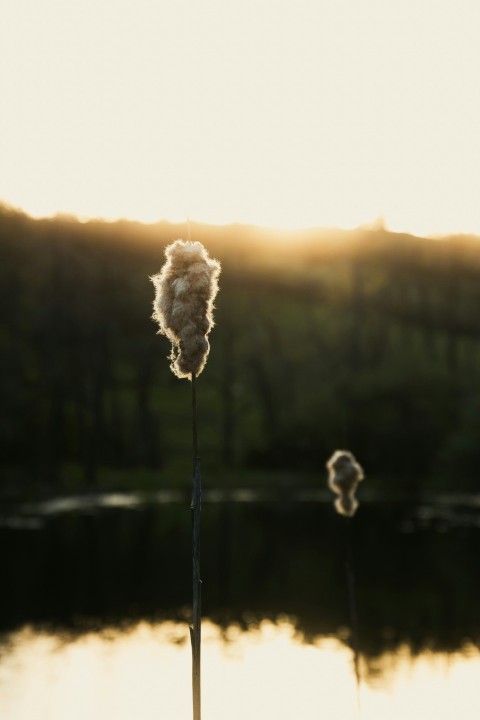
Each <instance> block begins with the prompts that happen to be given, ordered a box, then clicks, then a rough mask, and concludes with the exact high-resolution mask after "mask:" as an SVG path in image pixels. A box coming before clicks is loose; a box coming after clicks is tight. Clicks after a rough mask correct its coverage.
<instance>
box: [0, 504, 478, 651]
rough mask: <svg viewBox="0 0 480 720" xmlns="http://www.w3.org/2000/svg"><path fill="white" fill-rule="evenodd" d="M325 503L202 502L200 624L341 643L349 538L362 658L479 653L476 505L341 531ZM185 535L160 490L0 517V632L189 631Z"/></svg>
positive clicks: (400, 507)
mask: <svg viewBox="0 0 480 720" xmlns="http://www.w3.org/2000/svg"><path fill="white" fill-rule="evenodd" d="M322 497H323V496H321V497H316V496H315V495H312V496H308V495H307V494H304V495H301V494H300V495H298V496H296V498H290V499H288V500H286V499H284V500H283V501H272V499H271V498H270V499H269V498H266V497H263V498H262V497H260V496H255V495H252V494H249V493H248V492H243V493H242V491H237V493H236V494H235V495H234V499H235V500H236V501H222V499H223V500H224V499H225V498H224V496H222V495H221V494H220V495H219V494H215V493H214V492H211V493H210V494H208V493H206V494H205V498H204V503H203V509H202V578H203V615H204V617H205V618H208V619H210V620H212V621H213V622H215V623H216V624H217V625H219V626H220V627H224V628H227V627H228V626H230V625H232V624H236V625H238V626H239V627H245V628H247V627H252V626H255V624H256V623H260V622H261V621H262V620H265V619H270V620H274V621H275V620H276V619H277V618H278V617H280V616H288V617H289V618H291V619H292V622H293V624H294V626H295V628H296V629H298V630H299V631H300V632H301V633H302V636H303V637H304V639H305V641H306V642H309V641H314V640H315V639H316V638H318V637H324V636H332V637H337V638H340V639H346V638H347V637H348V635H349V628H350V625H351V615H350V612H349V599H348V593H347V584H346V573H345V560H346V546H347V542H348V533H350V543H351V548H352V551H353V565H354V575H355V589H356V606H357V612H358V644H359V646H360V650H361V652H362V654H363V655H364V656H365V657H366V658H367V659H371V660H372V662H373V661H374V659H375V657H377V656H379V655H381V654H382V653H385V652H386V651H392V650H395V649H396V648H398V647H400V646H402V645H405V644H406V645H408V646H409V647H410V648H411V649H412V651H413V652H414V653H416V652H420V651H422V650H424V649H427V648H428V649H434V650H436V651H445V652H454V651H457V650H461V649H462V648H463V647H464V646H465V645H466V644H471V645H473V646H477V647H478V646H479V643H480V613H479V612H478V598H479V597H480V563H479V557H480V507H479V504H478V498H450V499H448V498H443V499H437V501H436V502H433V503H432V502H430V503H427V502H425V503H423V504H417V505H412V504H406V503H385V502H378V501H377V502H363V503H362V505H361V507H360V510H359V512H358V514H357V515H356V516H355V518H353V520H352V521H350V522H349V521H347V520H346V519H344V518H342V517H340V516H338V515H336V514H335V512H334V510H333V507H332V505H331V503H330V502H323V501H322ZM190 523H191V519H190V511H189V503H188V500H187V499H184V498H183V497H181V496H180V495H177V494H175V493H172V494H169V493H168V492H165V493H163V494H162V495H160V496H156V497H145V496H137V495H131V496H125V495H124V496H113V495H111V496H103V497H102V498H80V499H73V500H72V499H56V500H53V501H51V502H49V503H44V504H37V505H30V506H23V507H21V508H9V509H7V508H4V510H3V514H2V517H1V521H0V548H1V549H0V552H1V554H2V562H1V568H2V571H1V574H2V580H1V586H2V592H1V593H0V631H2V632H3V633H6V632H7V631H12V630H15V629H18V628H21V627H22V626H24V625H26V624H34V625H35V626H42V627H49V628H63V629H69V630H72V631H74V632H77V631H78V632H83V631H87V630H91V629H92V628H93V629H99V628H101V627H103V626H105V625H109V626H112V625H117V626H122V627H123V626H125V625H128V624H129V623H133V622H136V621H138V620H139V619H148V620H152V621H156V620H174V621H177V620H185V619H187V620H188V619H189V612H190V609H189V606H190V602H191V574H190V572H191V570H190V568H191V547H190V542H191V527H190Z"/></svg>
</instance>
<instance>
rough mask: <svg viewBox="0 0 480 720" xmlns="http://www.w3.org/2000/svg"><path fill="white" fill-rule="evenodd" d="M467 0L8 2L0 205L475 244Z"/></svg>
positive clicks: (475, 104) (478, 11) (474, 65)
mask: <svg viewBox="0 0 480 720" xmlns="http://www.w3.org/2000/svg"><path fill="white" fill-rule="evenodd" d="M479 31H480V4H479V3H478V2H477V0H456V1H455V2H454V0H392V1H391V2H388V3H387V2H384V0H364V2H361V3H359V2H355V1H354V0H315V1H314V0H299V2H297V3H291V2H288V3H287V2H284V1H283V0H255V2H253V0H242V2H240V1H237V0H227V1H225V0H204V1H203V2H201V3H199V2H194V1H193V0H176V1H175V2H166V1H165V0H160V1H159V2H158V1H157V2H152V0H138V2H136V3H131V2H126V0H116V1H115V2H114V0H83V1H82V2H79V0H72V1H71V2H69V3H64V2H60V0H17V2H11V3H7V4H6V6H5V7H4V8H3V13H2V23H1V25H0V93H1V98H2V107H1V111H0V157H1V173H0V200H2V201H4V202H6V203H9V204H12V205H14V206H16V207H20V208H22V209H24V210H26V211H27V212H29V213H31V214H33V215H35V216H40V215H50V214H55V213H57V212H68V213H74V214H77V215H79V216H83V217H98V216H100V217H106V218H112V219H113V218H117V217H127V218H132V219H139V220H143V221H154V220H159V219H168V220H172V221H174V220H185V219H186V218H193V219H196V220H199V221H207V222H212V223H224V222H249V223H256V224H261V225H270V226H277V227H306V226H324V227H325V226H340V227H353V226H357V225H360V224H363V223H370V222H374V221H375V220H376V219H378V218H384V220H385V222H386V224H387V225H388V226H389V227H391V228H393V229H396V230H406V231H413V232H417V233H419V234H433V233H447V232H476V233H480V203H479V202H478V187H479V186H480V132H479V127H480V93H479V87H478V85H479V81H478V77H479V69H480V43H479V42H478V35H479Z"/></svg>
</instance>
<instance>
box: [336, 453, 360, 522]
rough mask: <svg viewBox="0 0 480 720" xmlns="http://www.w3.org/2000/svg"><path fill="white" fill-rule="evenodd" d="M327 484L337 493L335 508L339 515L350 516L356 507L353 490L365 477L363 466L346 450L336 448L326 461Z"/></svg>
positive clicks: (356, 502)
mask: <svg viewBox="0 0 480 720" xmlns="http://www.w3.org/2000/svg"><path fill="white" fill-rule="evenodd" d="M327 469H328V473H329V474H328V486H329V488H330V490H332V491H333V492H334V493H336V494H337V495H338V498H337V499H336V500H335V509H336V511H337V512H338V513H340V515H346V516H347V517H352V516H353V515H354V514H355V511H356V510H357V508H358V500H357V499H356V497H355V492H356V490H357V487H358V483H359V482H360V481H361V480H363V478H364V477H365V475H364V473H363V468H362V467H361V465H359V464H358V463H357V461H356V460H355V458H354V456H353V455H352V453H351V452H349V451H348V450H336V451H335V452H334V453H333V455H332V457H331V458H330V460H329V461H328V462H327Z"/></svg>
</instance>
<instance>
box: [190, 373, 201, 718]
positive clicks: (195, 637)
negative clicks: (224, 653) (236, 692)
mask: <svg viewBox="0 0 480 720" xmlns="http://www.w3.org/2000/svg"><path fill="white" fill-rule="evenodd" d="M195 380H196V378H195V375H194V374H193V373H192V430H193V492H192V504H191V510H192V571H193V572H192V579H193V588H192V589H193V623H192V625H191V626H190V640H191V643H192V695H193V720H201V714H202V713H201V672H200V666H201V643H202V620H201V618H202V581H201V578H200V512H201V505H202V483H201V477H200V458H199V456H198V433H197V398H196V384H195Z"/></svg>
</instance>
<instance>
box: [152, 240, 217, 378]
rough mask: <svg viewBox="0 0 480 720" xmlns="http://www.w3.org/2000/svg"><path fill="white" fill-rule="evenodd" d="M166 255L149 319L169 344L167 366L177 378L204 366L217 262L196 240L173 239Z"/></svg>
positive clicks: (207, 349) (156, 281) (154, 277)
mask: <svg viewBox="0 0 480 720" xmlns="http://www.w3.org/2000/svg"><path fill="white" fill-rule="evenodd" d="M165 256H166V258H167V260H166V263H165V265H164V266H163V267H162V269H161V271H160V273H158V275H154V276H153V277H152V278H150V279H151V280H152V282H153V284H154V286H155V300H154V302H153V316H152V317H153V318H154V320H156V321H157V322H158V324H159V326H160V330H159V332H160V333H162V334H163V335H166V336H167V338H168V339H169V340H170V342H171V343H172V352H171V355H170V360H171V361H172V362H171V365H170V367H171V369H172V371H173V372H174V373H175V375H176V376H177V377H179V378H190V379H191V376H192V375H195V377H196V376H198V375H200V373H201V372H202V370H203V368H204V367H205V363H206V362H207V357H208V353H209V352H210V345H209V342H208V338H207V336H208V334H209V332H210V330H211V329H212V327H213V325H214V323H213V302H214V300H215V296H216V295H217V292H218V278H219V275H220V263H219V262H218V260H214V259H212V258H210V257H209V255H208V252H207V251H206V249H205V248H204V246H203V245H202V244H201V243H199V242H190V241H187V240H176V241H175V242H173V243H171V244H170V245H169V246H168V247H167V248H166V250H165Z"/></svg>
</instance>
